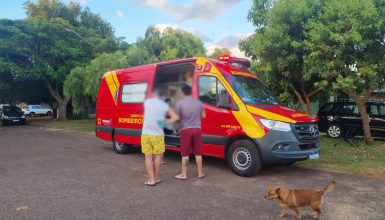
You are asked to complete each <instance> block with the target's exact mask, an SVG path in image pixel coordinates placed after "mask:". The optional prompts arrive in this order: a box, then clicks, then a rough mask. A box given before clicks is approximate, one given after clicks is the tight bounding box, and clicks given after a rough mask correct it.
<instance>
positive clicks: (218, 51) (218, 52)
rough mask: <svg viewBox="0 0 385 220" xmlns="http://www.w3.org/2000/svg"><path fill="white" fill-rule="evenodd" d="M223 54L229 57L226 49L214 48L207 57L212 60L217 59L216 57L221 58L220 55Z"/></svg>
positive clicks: (228, 51)
mask: <svg viewBox="0 0 385 220" xmlns="http://www.w3.org/2000/svg"><path fill="white" fill-rule="evenodd" d="M225 53H227V54H229V55H231V53H230V50H229V49H227V48H218V47H216V48H215V49H214V51H213V52H212V53H211V54H210V55H209V58H212V59H218V57H220V56H222V55H223V54H225Z"/></svg>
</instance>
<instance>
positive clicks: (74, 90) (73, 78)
mask: <svg viewBox="0 0 385 220" xmlns="http://www.w3.org/2000/svg"><path fill="white" fill-rule="evenodd" d="M126 63H127V57H126V55H125V54H124V53H123V52H121V51H118V52H115V53H111V54H107V53H103V54H102V55H100V56H98V57H97V58H95V59H93V60H92V61H91V62H90V63H89V64H88V65H86V66H78V67H76V68H74V69H72V70H71V73H70V74H69V75H68V76H67V78H66V80H65V83H64V94H65V95H66V96H70V97H72V106H73V108H74V113H75V114H76V115H79V116H87V113H88V110H89V108H90V107H91V106H93V105H94V104H95V102H96V95H97V90H98V86H99V83H100V79H101V78H102V76H103V74H104V73H105V72H107V71H110V70H114V69H119V68H123V67H124V66H125V65H126Z"/></svg>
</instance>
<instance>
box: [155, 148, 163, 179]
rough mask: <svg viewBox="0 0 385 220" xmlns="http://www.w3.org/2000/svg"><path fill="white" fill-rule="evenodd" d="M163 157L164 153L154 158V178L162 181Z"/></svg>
mask: <svg viewBox="0 0 385 220" xmlns="http://www.w3.org/2000/svg"><path fill="white" fill-rule="evenodd" d="M161 157H162V154H156V155H155V159H154V180H155V182H158V181H160V178H159V170H160V163H161Z"/></svg>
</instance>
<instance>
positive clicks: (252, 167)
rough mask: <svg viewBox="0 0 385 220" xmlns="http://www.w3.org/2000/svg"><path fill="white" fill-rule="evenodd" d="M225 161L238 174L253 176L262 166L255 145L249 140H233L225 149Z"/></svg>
mask: <svg viewBox="0 0 385 220" xmlns="http://www.w3.org/2000/svg"><path fill="white" fill-rule="evenodd" d="M227 163H228V165H229V166H230V167H231V169H232V170H233V172H234V173H235V174H237V175H239V176H253V175H255V174H257V173H258V172H259V171H260V170H261V168H262V160H261V155H260V153H259V150H258V149H257V146H256V145H255V144H254V143H253V142H251V141H249V140H237V141H234V142H233V143H232V144H231V145H230V147H229V149H228V150H227Z"/></svg>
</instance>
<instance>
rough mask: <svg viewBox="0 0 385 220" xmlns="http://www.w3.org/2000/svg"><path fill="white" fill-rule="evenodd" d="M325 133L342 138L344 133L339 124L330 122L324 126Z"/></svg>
mask: <svg viewBox="0 0 385 220" xmlns="http://www.w3.org/2000/svg"><path fill="white" fill-rule="evenodd" d="M326 134H327V135H328V136H329V137H331V138H342V137H343V135H344V129H343V128H342V126H341V125H339V124H330V125H328V127H327V128H326Z"/></svg>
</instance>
